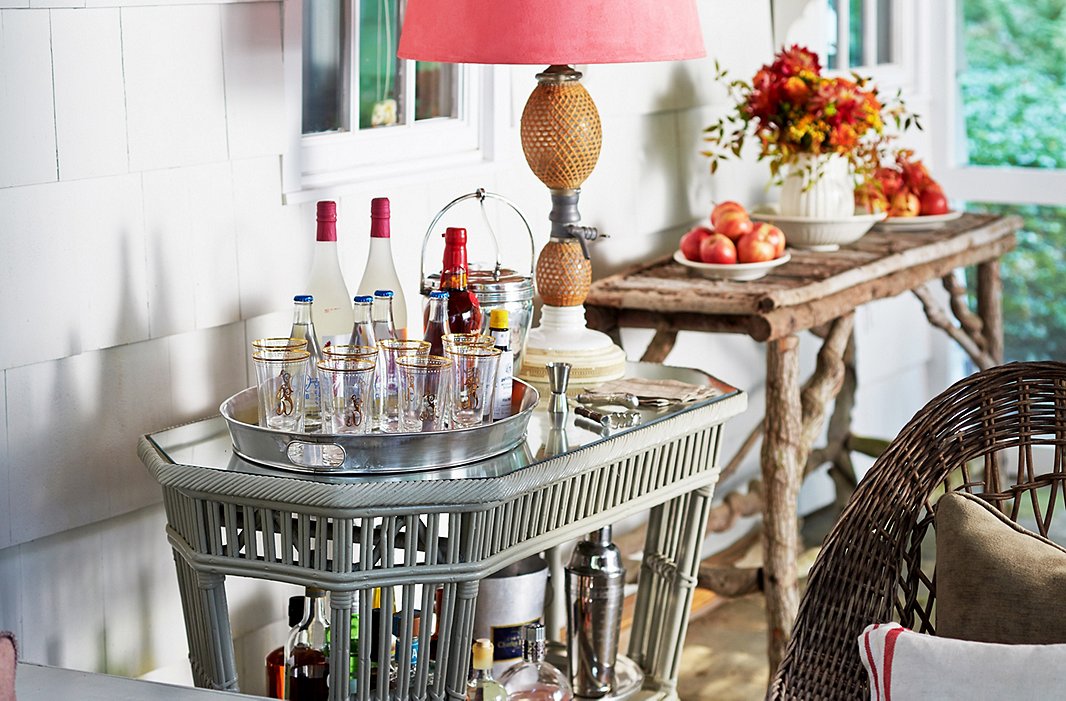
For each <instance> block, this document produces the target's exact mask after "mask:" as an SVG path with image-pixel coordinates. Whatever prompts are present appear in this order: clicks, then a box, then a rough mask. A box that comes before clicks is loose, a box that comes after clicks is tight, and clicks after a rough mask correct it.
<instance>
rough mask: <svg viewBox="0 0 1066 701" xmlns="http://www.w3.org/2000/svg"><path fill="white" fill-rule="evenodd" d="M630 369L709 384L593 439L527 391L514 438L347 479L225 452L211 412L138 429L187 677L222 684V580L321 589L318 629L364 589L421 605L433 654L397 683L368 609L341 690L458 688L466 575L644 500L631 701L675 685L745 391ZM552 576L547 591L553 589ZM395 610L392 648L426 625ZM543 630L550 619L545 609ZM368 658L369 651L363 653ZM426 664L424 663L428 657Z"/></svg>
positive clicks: (387, 693)
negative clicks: (725, 446)
mask: <svg viewBox="0 0 1066 701" xmlns="http://www.w3.org/2000/svg"><path fill="white" fill-rule="evenodd" d="M629 371H630V373H631V374H634V375H640V376H646V377H655V378H673V379H678V380H681V381H685V382H690V383H700V384H708V385H710V386H711V387H713V388H714V389H715V390H716V391H715V393H714V394H715V396H714V397H712V398H710V399H707V400H702V401H699V402H695V403H692V404H688V405H681V406H674V407H669V408H664V409H641V413H642V418H643V421H642V423H641V424H640V425H639V426H636V427H634V428H631V429H625V430H619V431H617V432H615V433H611V434H610V435H602V434H600V433H598V432H592V431H591V430H588V429H586V428H583V427H579V426H577V425H575V420H574V415H573V414H572V413H571V415H570V417H569V419H568V420H567V421H566V422H565V423H564V424H563V425H562V426H561V427H554V426H553V422H552V421H551V420H550V417H549V415H548V414H547V412H546V411H545V409H544V405H545V404H546V401H544V400H542V401H541V406H539V407H538V408H537V409H536V410H535V411H534V412H533V415H532V418H531V420H530V424H529V430H528V435H527V438H526V441H525V442H524V443H523V444H522V445H520V446H519V447H517V448H515V449H514V450H511V451H510V452H508V453H505V454H503V455H500V456H498V457H495V458H491V459H488V460H483V461H481V462H478V463H474V464H472V465H466V466H462V467H459V468H449V469H444V470H437V471H428V472H417V473H402V474H396V475H390V476H373V477H344V476H327V475H305V474H297V473H287V472H284V471H280V470H277V469H271V468H266V467H261V466H259V465H257V464H254V463H251V462H248V461H245V460H243V459H241V458H240V457H238V456H236V455H235V454H234V453H233V450H232V447H231V443H230V436H229V433H228V430H227V427H226V425H225V423H224V421H223V419H222V418H221V417H215V418H211V419H205V420H202V421H197V422H195V423H191V424H187V425H184V426H179V427H176V428H172V429H168V430H166V431H161V432H158V433H153V434H150V435H147V436H144V437H143V438H142V439H141V441H140V443H139V454H140V456H141V460H142V461H143V462H144V464H145V465H146V466H147V468H148V470H149V471H150V472H151V474H152V476H153V477H155V479H156V480H158V481H159V483H160V484H161V485H162V487H163V498H164V504H165V508H166V514H167V521H168V524H167V535H168V538H169V540H170V543H171V545H172V546H173V549H174V554H175V561H176V565H177V574H178V582H179V588H180V592H181V598H182V606H183V608H184V614H185V624H186V630H187V633H188V639H189V647H190V660H191V662H192V667H193V674H194V678H195V682H196V684H197V686H202V687H209V688H216V689H230V690H236V689H237V688H238V680H237V678H236V669H235V664H234V659H233V642H232V637H231V631H230V624H229V615H228V609H227V604H226V589H225V579H226V576H227V575H241V576H247V577H257V578H261V579H268V580H274V581H282V582H289V583H292V584H299V585H313V586H317V587H320V588H323V589H326V590H328V591H329V592H330V607H331V623H332V630H334V631H338V630H341V631H346V630H348V622H349V617H350V615H351V612H352V607H353V603H355V605H356V606H357V607H358V608H359V610H360V611H364V612H365V611H369V610H371V607H372V600H371V596H372V594H373V592H374V590H375V589H376V588H380V591H381V592H383V594H382V599H383V600H382V601H381V604H380V605H381V608H382V609H384V610H386V611H388V610H390V608H391V606H392V602H391V597H392V596H393V591H394V590H395V591H396V592H397V593H396V597H397V598H398V600H399V601H398V604H399V605H398V608H399V609H400V610H401V611H406V612H410V611H413V610H420V611H431V610H433V609H434V597H435V590H436V589H437V587H438V585H442V587H443V594H442V596H441V599H440V602H439V604H438V610H439V627H438V631H439V640H440V641H441V642H442V643H443V644H438V645H436V646H435V649H436V655H435V657H431V655H429V654H425V653H424V652H420V653H419V655H418V658H417V662H416V663H415V664H414V665H411V664H410V662H411V660H410V659H409V656H407V655H401V656H399V657H401V658H403V659H401V660H400V670H399V674H398V675H397V680H396V681H395V682H394V683H393V684H389V682H388V680H387V678H386V677H387V676H388V675H384V674H382V675H379V678H378V679H377V684H376V685H374V686H372V685H371V679H370V673H369V670H370V668H371V664H370V662H371V661H374V662H378V664H379V667H378V668H379V669H385V668H387V666H388V664H389V659H388V657H387V656H388V655H389V650H388V646H381V645H379V646H377V647H379V648H381V649H379V650H377V651H375V650H372V649H371V645H370V644H368V643H367V641H368V640H372V639H373V635H374V632H373V630H371V626H372V625H373V621H372V617H371V616H366V615H363V616H360V618H359V625H360V631H359V637H358V640H359V645H358V652H357V654H358V660H359V665H358V674H357V677H358V679H357V680H356V682H355V684H354V693H353V694H352V695H351V698H357V699H372V698H373V699H385V698H393V699H427V698H428V699H435V700H437V701H441V700H443V699H454V700H456V701H458V700H459V699H464V698H465V697H466V678H467V672H468V668H469V656H470V643H471V637H472V628H473V613H474V605H475V603H476V598H477V594H478V584H479V580H481V579H482V578H484V577H485V576H487V575H489V574H491V573H493V572H495V571H497V570H499V569H501V568H503V567H505V566H507V565H509V564H511V563H514V562H517V561H518V560H520V559H522V558H525V557H528V556H529V555H532V554H535V553H539V552H542V551H545V550H547V549H550V548H553V547H555V546H559V545H561V544H563V543H566V542H568V541H573V540H575V539H577V538H579V537H580V536H582V535H583V534H586V533H589V532H591V531H593V530H595V529H598V528H601V527H603V526H605V525H608V524H611V523H614V522H616V521H618V520H619V519H622V518H625V517H627V516H631V515H634V514H637V513H639V512H642V511H644V510H647V509H650V510H651V512H650V516H649V522H648V529H647V540H646V544H645V549H644V552H643V561H642V565H641V569H640V573H639V581H638V591H637V598H636V605H635V613H634V618H633V627H632V630H631V638H630V644H629V649H628V656H629V658H631V660H632V661H633V662H635V663H636V664H637V665H639V666H640V668H641V669H642V670H643V673H644V680H645V681H644V687H643V690H642V691H641V692H639V693H638V694H637V695H636V697H637V698H670V697H676V692H675V688H676V686H675V685H676V680H677V672H678V661H679V659H680V654H681V645H682V643H683V640H684V636H685V631H686V629H687V618H688V610H689V607H690V606H691V599H692V590H693V588H694V586H695V583H696V571H697V567H698V565H699V560H700V546H701V543H702V541H703V534H704V529H705V523H706V518H707V512H708V509H709V508H710V500H711V494H712V490H713V487H714V485H715V483H716V481H717V479H718V472H719V469H718V466H717V459H718V454H719V445H720V443H719V436H720V433H721V430H722V425H723V423H724V422H725V421H726V420H727V419H729V418H730V417H732V416H734V415H736V414H738V413H740V412H742V411H743V410H744V409H745V407H746V404H747V396H746V395H745V393H744V392H742V391H740V390H737V389H735V388H733V387H730V386H728V385H726V384H724V383H722V382H720V381H718V380H716V379H714V378H711V377H709V376H708V375H705V374H703V373H701V372H697V371H694V370H683V369H679V368H669V367H664V366H660V365H654V364H643V363H642V364H631V365H630V366H629ZM559 574H560V573H558V572H553V576H552V580H553V592H554V593H553V597H552V598H553V600H556V601H561V600H562V589H561V579H562V578H561V576H559ZM411 619H412V616H411V615H410V614H408V615H406V616H404V618H403V621H404V622H403V624H402V625H401V626H400V628H399V630H398V631H397V633H396V635H397V638H398V640H397V645H398V647H399V649H401V650H403V649H408V648H409V647H410V646H411V644H412V638H413V637H414V636H418V640H419V650H421V651H427V650H430V649H431V646H430V640H429V636H430V631H429V628H430V626H428V625H423V626H420V627H415V626H412V621H411ZM548 624H549V625H548V629H549V630H552V631H554V630H558V624H559V621H557V620H556V621H552V620H550V619H549V621H548ZM349 647H350V645H349V639H348V636H346V635H334V636H332V644H331V648H330V667H331V676H330V697H331V699H332V701H342V700H347V699H349V698H350V697H349V673H348V669H349V664H348V660H349V652H350V649H349ZM372 655H373V657H372ZM431 666H432V668H433V670H434V673H433V674H432V676H431V675H430V667H431Z"/></svg>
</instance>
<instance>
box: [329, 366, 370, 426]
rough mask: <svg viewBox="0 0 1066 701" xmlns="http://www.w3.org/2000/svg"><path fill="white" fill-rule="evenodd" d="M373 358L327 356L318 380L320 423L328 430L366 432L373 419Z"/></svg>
mask: <svg viewBox="0 0 1066 701" xmlns="http://www.w3.org/2000/svg"><path fill="white" fill-rule="evenodd" d="M375 367H376V363H375V362H374V361H373V360H359V359H354V358H352V359H343V358H327V359H325V360H322V361H320V362H319V363H318V370H319V374H320V376H321V380H322V400H321V401H322V404H321V413H322V425H323V427H324V428H325V429H326V430H328V431H329V432H330V433H368V432H369V431H370V430H371V427H372V425H373V423H374V420H373V406H374V369H375Z"/></svg>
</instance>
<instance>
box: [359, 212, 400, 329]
mask: <svg viewBox="0 0 1066 701" xmlns="http://www.w3.org/2000/svg"><path fill="white" fill-rule="evenodd" d="M389 216H390V215H389V198H387V197H375V198H374V199H373V200H371V201H370V252H369V253H368V254H367V258H366V269H365V270H363V279H362V280H360V282H359V287H358V289H357V290H356V294H358V295H373V294H374V292H375V291H376V290H392V295H393V296H392V320H393V323H394V324H395V325H396V338H407V301H406V300H405V299H404V296H403V288H402V287H401V286H400V276H399V275H397V274H396V265H395V264H394V263H393V261H392V237H391V233H390V229H389ZM350 327H351V324H350V323H349V328H350Z"/></svg>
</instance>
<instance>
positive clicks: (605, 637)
mask: <svg viewBox="0 0 1066 701" xmlns="http://www.w3.org/2000/svg"><path fill="white" fill-rule="evenodd" d="M625 575H626V571H625V568H624V567H623V566H622V554H621V553H620V552H619V551H618V548H617V547H615V545H614V543H612V542H611V527H610V526H607V527H606V528H603V529H601V530H599V531H595V532H594V533H590V534H589V536H588V540H583V541H581V542H579V543H578V544H577V545H576V546H575V547H574V552H573V554H572V555H571V556H570V564H569V565H567V567H566V598H567V602H568V606H567V610H566V629H567V660H568V664H569V672H570V684H571V685H572V686H573V687H574V694H575V695H577V696H586V697H591V698H597V697H600V696H605V695H607V694H609V693H610V692H611V688H612V686H613V684H614V663H615V659H616V658H617V657H618V632H619V629H620V628H621V625H622V600H623V598H624V592H623V586H624V584H625Z"/></svg>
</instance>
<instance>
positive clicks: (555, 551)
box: [544, 547, 566, 642]
mask: <svg viewBox="0 0 1066 701" xmlns="http://www.w3.org/2000/svg"><path fill="white" fill-rule="evenodd" d="M544 559H545V560H547V561H548V575H549V579H548V585H549V586H550V587H551V588H550V589H549V590H548V602H547V608H546V609H545V611H544V627H545V628H546V629H547V632H548V639H549V640H558V641H560V642H561V641H562V640H563V637H562V635H561V632H562V629H563V627H564V626H565V625H566V586H565V581H566V573H565V571H564V567H563V553H562V550H560V549H559V548H558V547H554V548H548V549H547V550H545V551H544Z"/></svg>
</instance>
